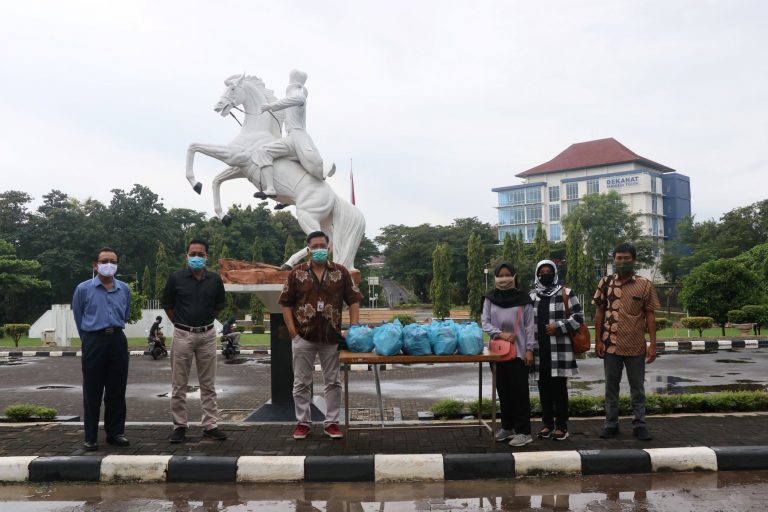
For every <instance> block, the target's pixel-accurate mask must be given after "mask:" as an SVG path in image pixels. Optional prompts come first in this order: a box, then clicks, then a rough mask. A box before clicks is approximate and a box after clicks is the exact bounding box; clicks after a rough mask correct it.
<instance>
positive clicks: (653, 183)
mask: <svg viewBox="0 0 768 512" xmlns="http://www.w3.org/2000/svg"><path fill="white" fill-rule="evenodd" d="M655 193H656V178H655V177H654V176H651V194H655Z"/></svg>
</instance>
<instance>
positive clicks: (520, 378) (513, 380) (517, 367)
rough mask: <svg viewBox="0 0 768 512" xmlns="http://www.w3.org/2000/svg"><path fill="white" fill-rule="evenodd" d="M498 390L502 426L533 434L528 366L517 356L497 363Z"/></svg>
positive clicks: (517, 431) (516, 431) (521, 432)
mask: <svg viewBox="0 0 768 512" xmlns="http://www.w3.org/2000/svg"><path fill="white" fill-rule="evenodd" d="M496 392H497V393H498V394H499V404H500V406H501V428H503V429H505V430H512V429H514V430H515V433H516V434H525V435H530V434H531V396H530V394H529V393H528V367H527V366H525V364H524V363H523V360H522V359H518V358H515V359H513V360H512V361H506V362H503V363H497V364H496Z"/></svg>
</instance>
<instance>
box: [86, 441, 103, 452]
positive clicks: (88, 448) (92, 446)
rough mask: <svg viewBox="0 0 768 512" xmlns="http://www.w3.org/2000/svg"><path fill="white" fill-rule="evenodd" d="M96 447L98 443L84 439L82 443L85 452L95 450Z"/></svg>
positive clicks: (97, 447)
mask: <svg viewBox="0 0 768 512" xmlns="http://www.w3.org/2000/svg"><path fill="white" fill-rule="evenodd" d="M98 449H99V444H98V443H92V442H90V441H85V442H84V443H83V450H85V451H87V452H95V451H96V450H98Z"/></svg>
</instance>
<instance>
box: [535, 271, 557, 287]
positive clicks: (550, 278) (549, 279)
mask: <svg viewBox="0 0 768 512" xmlns="http://www.w3.org/2000/svg"><path fill="white" fill-rule="evenodd" d="M539 282H540V283H541V284H543V285H544V286H552V284H553V283H554V282H555V274H542V275H540V276H539Z"/></svg>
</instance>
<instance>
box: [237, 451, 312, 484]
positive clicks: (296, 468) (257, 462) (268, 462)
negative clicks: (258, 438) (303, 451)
mask: <svg viewBox="0 0 768 512" xmlns="http://www.w3.org/2000/svg"><path fill="white" fill-rule="evenodd" d="M305 458H306V457H304V456H303V455H302V456H280V455H273V456H254V457H240V458H239V459H237V481H238V482H296V481H301V480H304V459H305Z"/></svg>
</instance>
